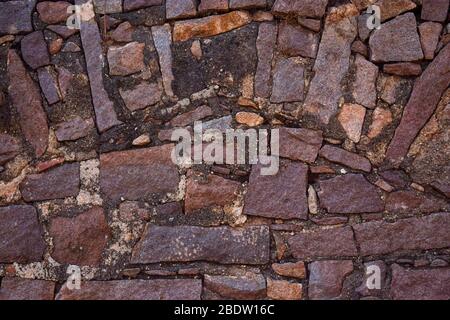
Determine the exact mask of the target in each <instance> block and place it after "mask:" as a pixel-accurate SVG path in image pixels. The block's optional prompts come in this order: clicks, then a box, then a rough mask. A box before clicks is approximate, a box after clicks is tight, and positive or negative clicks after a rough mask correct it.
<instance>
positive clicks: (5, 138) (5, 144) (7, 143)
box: [0, 133, 22, 165]
mask: <svg viewBox="0 0 450 320" xmlns="http://www.w3.org/2000/svg"><path fill="white" fill-rule="evenodd" d="M21 149H22V148H21V146H20V143H19V141H18V140H17V139H16V138H14V137H12V136H10V135H8V134H4V133H0V165H3V164H5V163H6V162H8V161H9V160H12V159H14V158H15V157H16V156H17V155H18V154H19V152H20V150H21Z"/></svg>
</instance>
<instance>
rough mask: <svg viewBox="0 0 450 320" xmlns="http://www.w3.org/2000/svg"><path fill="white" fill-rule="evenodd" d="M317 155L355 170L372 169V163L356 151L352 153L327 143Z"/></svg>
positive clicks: (368, 170) (366, 170)
mask: <svg viewBox="0 0 450 320" xmlns="http://www.w3.org/2000/svg"><path fill="white" fill-rule="evenodd" d="M319 155H320V156H321V157H322V158H325V159H327V160H329V161H331V162H335V163H339V164H342V165H344V166H347V167H349V168H352V169H355V170H361V171H365V172H370V171H372V165H371V164H370V161H369V160H367V159H366V158H364V157H362V156H360V155H358V154H356V153H352V152H349V151H347V150H344V149H341V148H338V147H333V146H331V145H328V144H327V145H325V146H324V147H323V148H322V149H320V152H319Z"/></svg>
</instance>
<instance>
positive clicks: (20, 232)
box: [0, 206, 46, 292]
mask: <svg viewBox="0 0 450 320" xmlns="http://www.w3.org/2000/svg"><path fill="white" fill-rule="evenodd" d="M43 232H44V231H43V229H42V227H41V226H40V224H39V220H38V214H37V212H36V209H35V208H34V207H32V206H9V207H0V263H14V262H17V263H31V262H37V261H41V260H42V259H43V255H44V251H45V247H46V245H45V242H44V237H43ZM0 292H1V290H0Z"/></svg>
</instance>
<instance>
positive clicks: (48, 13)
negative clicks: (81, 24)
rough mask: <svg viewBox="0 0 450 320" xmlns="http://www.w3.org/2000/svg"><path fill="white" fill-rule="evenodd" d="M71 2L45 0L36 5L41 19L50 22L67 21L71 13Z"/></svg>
mask: <svg viewBox="0 0 450 320" xmlns="http://www.w3.org/2000/svg"><path fill="white" fill-rule="evenodd" d="M70 5H71V4H70V3H69V2H66V1H43V2H39V3H38V4H37V6H36V9H37V11H38V12H39V19H41V21H42V22H44V23H48V24H57V23H60V22H66V21H67V19H68V18H69V16H70V15H71V13H70V11H68V10H67V9H68V8H69V6H70Z"/></svg>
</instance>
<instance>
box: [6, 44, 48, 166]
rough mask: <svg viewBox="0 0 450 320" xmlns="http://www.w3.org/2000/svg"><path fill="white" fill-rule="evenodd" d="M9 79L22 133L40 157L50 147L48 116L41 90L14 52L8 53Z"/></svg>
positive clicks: (11, 96)
mask: <svg viewBox="0 0 450 320" xmlns="http://www.w3.org/2000/svg"><path fill="white" fill-rule="evenodd" d="M8 77H9V96H10V98H11V100H12V103H13V105H14V106H15V107H16V109H17V112H18V113H19V118H20V126H21V128H22V133H23V134H24V136H25V139H27V141H28V142H29V143H30V144H31V146H32V147H33V149H34V151H35V154H36V156H37V157H40V156H42V155H43V154H44V153H45V151H46V149H47V146H48V134H49V130H48V124H47V115H46V114H45V112H44V109H43V107H42V98H41V93H40V91H39V88H38V87H37V85H36V83H34V81H33V79H31V77H30V75H29V74H28V72H27V70H26V69H25V66H24V64H23V62H22V60H21V59H20V57H19V55H18V54H17V53H16V51H14V50H9V51H8Z"/></svg>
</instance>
